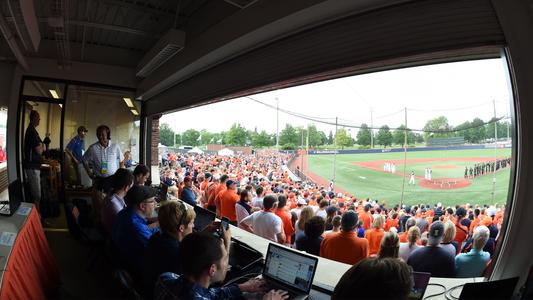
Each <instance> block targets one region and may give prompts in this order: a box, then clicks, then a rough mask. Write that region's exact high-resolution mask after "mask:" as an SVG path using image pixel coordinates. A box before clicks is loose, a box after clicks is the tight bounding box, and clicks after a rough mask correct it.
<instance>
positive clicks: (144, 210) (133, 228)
mask: <svg viewBox="0 0 533 300" xmlns="http://www.w3.org/2000/svg"><path fill="white" fill-rule="evenodd" d="M155 194H156V193H155V191H154V190H153V189H152V188H150V187H147V186H140V185H134V186H133V187H132V188H131V189H130V190H129V191H128V193H127V194H126V197H124V200H125V202H126V204H127V206H126V207H125V208H124V209H123V210H121V211H120V212H119V213H118V215H117V218H116V221H115V224H114V226H113V234H112V240H113V243H114V245H115V247H116V248H117V250H118V254H119V257H120V258H121V262H120V263H122V264H123V265H124V267H125V269H126V270H128V271H129V272H130V274H131V276H132V277H133V279H134V281H136V282H137V283H140V280H141V278H142V271H143V268H144V255H143V253H144V251H145V249H146V248H147V246H148V241H149V240H150V237H151V236H152V235H153V234H154V233H156V232H158V231H159V224H158V223H154V224H150V225H149V224H148V221H147V218H150V217H152V215H153V212H154V210H155V204H156V201H155V198H154V196H155Z"/></svg>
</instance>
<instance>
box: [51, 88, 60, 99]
mask: <svg viewBox="0 0 533 300" xmlns="http://www.w3.org/2000/svg"><path fill="white" fill-rule="evenodd" d="M49 92H50V94H51V95H52V97H54V99H59V95H58V94H57V92H56V90H49Z"/></svg>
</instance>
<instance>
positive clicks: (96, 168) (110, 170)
mask: <svg viewBox="0 0 533 300" xmlns="http://www.w3.org/2000/svg"><path fill="white" fill-rule="evenodd" d="M96 137H97V138H98V142H96V143H94V144H92V145H91V146H90V147H89V149H87V152H85V154H84V155H83V161H84V163H85V164H86V165H87V168H88V169H89V171H90V172H89V173H90V174H89V175H90V176H91V177H92V178H93V179H94V180H95V182H94V185H95V187H96V188H97V189H99V190H104V191H109V190H110V188H111V180H109V178H110V177H111V176H112V175H113V174H115V172H116V171H117V170H118V169H119V168H123V167H124V163H123V161H124V155H123V154H122V151H121V150H120V146H119V145H118V144H115V143H112V142H111V131H110V129H109V127H107V126H106V125H100V126H98V128H96Z"/></svg>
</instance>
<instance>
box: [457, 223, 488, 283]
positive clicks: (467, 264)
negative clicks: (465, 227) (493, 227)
mask: <svg viewBox="0 0 533 300" xmlns="http://www.w3.org/2000/svg"><path fill="white" fill-rule="evenodd" d="M489 238H490V232H489V229H488V228H487V227H486V226H484V225H481V226H478V227H476V229H474V242H473V243H472V250H470V251H469V252H468V253H461V254H459V255H457V256H456V257H455V275H456V276H457V277H459V278H467V277H479V276H481V275H482V273H483V270H484V269H485V267H486V266H487V262H488V261H489V260H490V253H489V252H485V251H483V248H484V247H485V245H486V244H487V241H488V240H489Z"/></svg>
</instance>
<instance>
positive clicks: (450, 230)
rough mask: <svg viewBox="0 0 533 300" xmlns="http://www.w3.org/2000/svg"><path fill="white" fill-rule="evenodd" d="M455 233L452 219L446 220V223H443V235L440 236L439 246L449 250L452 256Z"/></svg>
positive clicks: (454, 250)
mask: <svg viewBox="0 0 533 300" xmlns="http://www.w3.org/2000/svg"><path fill="white" fill-rule="evenodd" d="M455 233H456V231H455V224H453V222H452V221H446V223H444V236H443V237H442V242H441V243H440V246H441V247H442V248H444V249H446V250H447V251H449V252H450V253H451V254H452V255H453V256H455V253H456V248H455V246H454V245H453V243H452V242H453V239H454V238H455Z"/></svg>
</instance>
